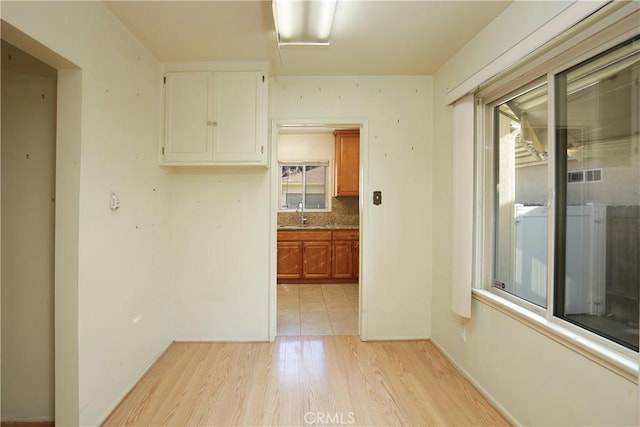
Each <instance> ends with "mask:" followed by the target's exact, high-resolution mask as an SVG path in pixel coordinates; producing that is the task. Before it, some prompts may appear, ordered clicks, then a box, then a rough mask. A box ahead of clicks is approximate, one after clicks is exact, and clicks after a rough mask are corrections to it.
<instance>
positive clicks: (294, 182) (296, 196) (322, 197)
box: [280, 162, 329, 211]
mask: <svg viewBox="0 0 640 427" xmlns="http://www.w3.org/2000/svg"><path fill="white" fill-rule="evenodd" d="M327 169H328V162H317V163H282V164H281V165H280V210H281V211H295V210H296V209H298V210H299V209H300V208H302V209H304V210H305V211H314V210H315V211H326V210H328V209H329V201H328V194H329V193H328V191H327V188H328V185H327V178H328V174H327Z"/></svg>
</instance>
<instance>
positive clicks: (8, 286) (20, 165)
mask: <svg viewBox="0 0 640 427" xmlns="http://www.w3.org/2000/svg"><path fill="white" fill-rule="evenodd" d="M1 52H2V60H1V66H2V88H1V93H2V117H1V122H2V123H1V127H2V147H1V148H2V155H1V159H2V165H1V170H2V181H1V182H2V191H1V194H2V204H1V206H2V209H1V211H2V212H1V215H2V230H1V236H2V239H1V240H2V267H1V271H2V286H1V292H2V368H3V373H2V389H1V395H2V406H1V407H2V421H3V422H4V421H18V420H20V421H38V422H43V421H44V422H53V421H54V414H55V374H54V372H55V369H54V361H55V357H54V305H55V304H54V258H55V257H54V254H55V200H54V197H55V176H56V120H57V113H56V104H57V80H58V78H57V70H56V69H54V68H52V67H50V66H49V65H47V64H45V63H43V62H41V61H39V60H38V59H36V58H34V57H33V56H31V55H29V54H28V53H26V52H24V51H22V50H20V49H18V48H16V47H14V46H13V45H11V44H9V43H7V42H5V41H2V50H1Z"/></svg>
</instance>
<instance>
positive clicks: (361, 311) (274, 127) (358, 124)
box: [268, 118, 369, 342]
mask: <svg viewBox="0 0 640 427" xmlns="http://www.w3.org/2000/svg"><path fill="white" fill-rule="evenodd" d="M320 126H322V127H328V128H332V127H335V128H345V127H353V128H359V129H360V167H359V175H360V182H359V187H360V189H359V191H360V197H359V198H358V203H359V216H360V218H359V221H360V239H359V245H360V262H359V270H360V271H359V275H358V277H359V278H358V293H359V298H358V304H359V307H358V335H359V337H360V339H361V340H363V341H366V340H367V337H368V328H367V324H368V322H367V314H368V309H367V308H368V304H367V302H368V300H367V296H368V293H367V286H366V284H367V278H368V276H367V270H368V268H367V267H368V262H367V260H368V259H369V257H368V251H367V242H368V240H367V237H368V235H369V232H368V231H369V222H368V218H369V215H368V213H369V212H368V210H369V205H368V204H367V203H365V200H366V196H367V194H369V173H368V172H369V123H368V120H366V119H362V118H359V119H357V118H355V119H354V118H352V119H344V118H341V119H273V120H271V144H270V146H271V153H270V154H271V158H270V161H269V167H270V169H271V197H270V201H271V209H270V221H269V224H270V234H269V236H270V237H269V241H270V242H269V245H270V252H269V265H270V267H271V268H270V273H269V296H268V298H269V322H268V325H269V341H272V342H273V341H274V340H275V338H276V326H277V312H278V306H277V299H278V298H277V278H276V273H277V271H276V269H277V259H276V251H277V243H278V242H277V229H278V179H279V176H278V175H279V174H278V134H279V132H280V129H282V128H283V127H299V128H304V127H320Z"/></svg>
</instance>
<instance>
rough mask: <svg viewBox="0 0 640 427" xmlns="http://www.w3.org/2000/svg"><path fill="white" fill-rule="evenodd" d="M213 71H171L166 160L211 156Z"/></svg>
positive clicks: (167, 83)
mask: <svg viewBox="0 0 640 427" xmlns="http://www.w3.org/2000/svg"><path fill="white" fill-rule="evenodd" d="M212 91H213V73H211V72H175V73H167V74H166V80H165V115H164V121H165V126H164V145H163V150H162V151H163V155H164V161H166V162H193V161H197V162H204V161H210V160H211V153H212V152H211V141H212V134H211V132H212V129H213V128H212V126H210V125H211V118H212V111H211V108H210V104H209V99H210V96H211V93H212Z"/></svg>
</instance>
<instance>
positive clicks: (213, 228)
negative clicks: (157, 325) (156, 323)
mask: <svg viewBox="0 0 640 427" xmlns="http://www.w3.org/2000/svg"><path fill="white" fill-rule="evenodd" d="M172 194H173V199H172V203H171V215H172V218H173V220H172V237H173V238H172V245H171V261H172V262H171V268H172V271H173V274H174V277H173V279H174V280H173V281H174V283H175V286H174V290H173V307H172V309H173V316H174V319H175V320H174V328H175V329H174V339H175V340H177V341H183V340H215V341H220V340H229V341H266V340H268V338H269V304H268V302H269V274H270V268H269V254H270V251H271V248H270V246H269V236H270V222H269V208H270V204H271V197H272V195H271V193H270V177H269V170H268V169H265V168H248V169H238V168H231V169H182V168H181V169H176V170H175V172H174V176H173V182H172ZM273 196H274V197H275V195H273Z"/></svg>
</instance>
